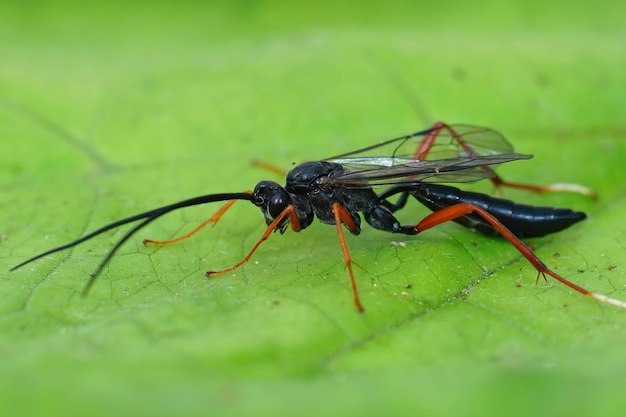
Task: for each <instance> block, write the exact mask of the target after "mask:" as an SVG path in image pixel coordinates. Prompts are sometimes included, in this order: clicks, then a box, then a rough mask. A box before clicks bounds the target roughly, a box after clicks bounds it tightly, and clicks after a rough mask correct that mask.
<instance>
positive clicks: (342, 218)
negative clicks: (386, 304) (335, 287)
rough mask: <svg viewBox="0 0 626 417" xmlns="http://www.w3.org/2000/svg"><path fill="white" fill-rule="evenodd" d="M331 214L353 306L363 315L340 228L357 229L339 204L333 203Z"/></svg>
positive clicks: (350, 261) (350, 262) (347, 251)
mask: <svg viewBox="0 0 626 417" xmlns="http://www.w3.org/2000/svg"><path fill="white" fill-rule="evenodd" d="M332 208H333V214H334V216H335V225H336V226H337V233H338V235H339V244H340V245H341V252H342V253H343V259H344V261H345V262H346V267H348V271H349V272H350V282H351V283H352V292H353V293H354V304H355V305H356V308H357V310H359V313H363V312H364V311H365V309H364V308H363V306H362V305H361V301H360V300H359V291H358V289H357V286H356V281H355V279H354V272H353V271H352V263H353V262H352V258H351V257H350V251H349V250H348V245H347V244H346V239H345V237H344V235H343V228H342V227H341V223H343V224H345V225H346V227H347V228H348V230H350V231H353V232H355V231H358V230H359V227H358V226H357V225H356V224H355V223H354V221H353V220H352V217H351V216H350V214H349V213H348V212H347V210H346V209H345V208H343V207H342V206H341V204H339V203H333V204H332Z"/></svg>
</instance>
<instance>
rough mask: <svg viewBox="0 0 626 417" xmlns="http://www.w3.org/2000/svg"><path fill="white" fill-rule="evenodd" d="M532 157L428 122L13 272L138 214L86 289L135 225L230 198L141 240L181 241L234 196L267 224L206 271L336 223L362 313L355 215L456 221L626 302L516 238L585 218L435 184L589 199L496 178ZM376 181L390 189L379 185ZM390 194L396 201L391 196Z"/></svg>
mask: <svg viewBox="0 0 626 417" xmlns="http://www.w3.org/2000/svg"><path fill="white" fill-rule="evenodd" d="M531 157H532V155H523V154H518V153H514V151H513V147H512V146H511V145H510V144H509V143H508V142H507V141H506V139H505V138H504V137H503V136H502V135H501V134H499V133H498V132H496V131H494V130H491V129H488V128H484V127H476V126H469V125H447V124H444V123H436V124H434V125H433V127H431V128H430V129H426V130H423V131H420V132H416V133H412V134H410V135H406V136H402V137H399V138H395V139H391V140H387V141H385V142H382V143H379V144H376V145H372V146H368V147H365V148H362V149H358V150H356V151H353V152H349V153H345V154H341V155H337V156H334V157H331V158H326V159H323V160H320V161H313V162H304V163H301V164H299V165H296V166H295V167H294V168H293V169H292V170H291V171H289V173H287V177H286V184H285V186H281V185H279V184H278V183H276V182H274V181H261V182H259V183H258V184H257V185H256V187H255V188H254V190H253V191H246V192H240V193H222V194H209V195H205V196H201V197H196V198H191V199H189V200H184V201H180V202H178V203H174V204H171V205H168V206H164V207H160V208H157V209H154V210H150V211H147V212H145V213H141V214H138V215H135V216H132V217H128V218H126V219H122V220H119V221H116V222H113V223H111V224H108V225H106V226H104V227H102V228H100V229H98V230H96V231H94V232H92V233H89V234H87V235H86V236H83V237H81V238H79V239H77V240H75V241H73V242H70V243H68V244H65V245H62V246H59V247H57V248H54V249H51V250H49V251H46V252H43V253H41V254H39V255H37V256H34V257H32V258H30V259H28V260H26V261H24V262H22V263H20V264H19V265H17V266H15V267H13V268H12V269H11V270H15V269H18V268H20V267H21V266H24V265H26V264H28V263H30V262H33V261H35V260H37V259H39V258H42V257H44V256H47V255H50V254H52V253H55V252H59V251H61V250H64V249H67V248H71V247H73V246H76V245H78V244H80V243H82V242H85V241H86V240H89V239H91V238H93V237H94V236H97V235H99V234H101V233H104V232H106V231H108V230H111V229H113V228H117V227H119V226H122V225H125V224H128V223H133V222H137V221H140V222H139V223H138V224H137V225H135V226H134V227H133V228H131V229H130V230H129V231H128V232H127V233H126V234H125V235H124V236H123V237H122V238H121V239H120V240H119V241H118V242H117V243H116V244H115V245H114V246H113V248H112V249H111V250H110V251H109V252H108V254H107V255H106V257H105V258H104V259H103V260H102V262H101V263H100V265H99V266H98V268H97V269H96V271H95V272H94V273H93V274H92V275H91V278H90V279H89V281H88V282H87V284H86V286H85V289H84V291H83V292H84V294H87V293H88V291H89V289H90V288H91V286H92V285H93V284H94V282H95V281H96V279H97V277H98V275H99V274H100V272H101V271H102V269H103V268H104V266H105V265H106V264H107V263H108V262H109V261H110V260H111V258H112V257H113V256H114V255H115V253H116V252H117V250H118V249H119V248H120V247H121V246H122V245H123V244H124V243H125V242H126V241H127V240H128V239H130V237H131V236H133V235H134V234H135V233H136V232H137V231H139V230H140V229H142V228H143V227H145V226H146V225H147V224H149V223H151V222H153V221H154V220H156V219H158V218H160V217H161V216H163V215H165V214H167V213H169V212H172V211H174V210H178V209H181V208H184V207H190V206H195V205H200V204H207V203H213V202H218V201H226V203H225V204H224V205H223V206H222V207H221V208H220V209H219V210H218V211H217V212H216V213H215V214H214V215H213V216H211V217H210V218H209V219H207V220H206V221H204V222H203V223H202V224H200V225H199V226H198V227H196V228H195V229H194V230H192V231H191V232H189V233H187V234H186V235H183V236H181V237H179V238H176V239H172V240H167V241H154V240H144V244H157V245H163V244H169V243H174V242H178V241H180V240H183V239H186V238H188V237H190V236H192V235H194V234H195V233H196V232H198V231H199V230H200V229H202V228H203V227H205V226H206V225H207V224H209V223H213V224H215V223H217V221H218V220H219V219H220V218H221V217H222V215H223V214H224V213H225V212H226V211H227V210H228V209H229V208H230V207H231V206H232V205H233V204H234V203H235V201H237V200H247V201H250V202H251V203H252V204H254V205H255V206H257V207H259V208H260V209H261V212H262V213H263V216H264V217H265V222H266V224H267V229H266V230H265V232H264V233H263V235H262V236H261V238H260V239H259V240H258V241H257V242H256V244H255V245H254V246H253V247H252V249H251V250H250V251H249V252H248V254H247V255H246V256H245V257H244V258H243V259H242V260H241V261H240V262H238V263H236V264H235V265H233V266H232V267H230V268H227V269H223V270H220V271H209V272H207V273H206V275H207V276H211V275H214V274H221V273H225V272H228V271H232V270H234V269H237V268H238V267H240V266H241V265H243V264H244V263H246V262H247V261H248V260H249V259H250V257H251V256H252V254H253V253H254V252H255V251H256V250H257V248H258V247H259V246H260V245H261V243H263V242H264V241H265V240H267V238H268V237H269V236H270V235H271V234H272V233H273V232H277V231H278V232H280V233H281V234H282V233H284V232H285V231H286V230H287V228H289V227H291V229H292V230H293V231H294V232H299V231H301V230H303V229H305V228H306V227H308V226H309V225H310V224H311V223H312V222H313V220H314V219H315V218H317V219H318V220H319V221H321V222H322V223H326V224H331V225H335V227H336V229H337V233H338V236H339V243H340V246H341V250H342V253H343V258H344V261H345V264H346V267H347V269H348V272H349V275H350V280H351V285H352V291H353V294H354V303H355V306H356V308H357V309H358V310H359V311H360V312H362V311H364V309H363V306H362V305H361V301H360V299H359V294H358V290H357V285H356V281H355V279H354V273H353V270H352V264H353V262H352V260H351V258H350V252H349V251H348V246H347V244H346V240H345V238H344V234H343V227H345V228H346V229H348V231H350V232H351V233H352V234H355V235H358V234H359V233H360V232H361V215H362V216H363V218H364V219H365V221H366V222H367V223H368V224H369V225H370V226H372V227H373V228H375V229H379V230H382V231H387V232H391V233H399V234H404V235H415V234H418V233H421V232H423V231H425V230H428V229H430V228H432V227H434V226H437V225H439V224H442V223H445V222H448V221H455V222H457V223H459V224H461V225H463V226H466V227H469V228H473V229H476V230H478V231H480V232H483V233H486V234H489V235H498V234H499V235H501V236H503V237H504V238H505V239H507V240H508V241H509V242H510V243H511V244H512V245H513V246H515V248H516V249H517V250H518V251H519V252H520V253H521V254H522V255H523V256H524V257H525V258H526V259H527V260H528V261H529V262H530V263H531V264H532V266H533V267H534V268H535V269H536V270H537V280H538V279H539V276H543V277H544V279H545V276H546V275H549V276H551V277H553V278H554V279H556V280H557V281H559V282H561V283H563V284H565V285H567V286H568V287H570V288H572V289H573V290H575V291H577V292H579V293H581V294H583V295H586V296H589V297H592V298H595V299H596V300H599V301H602V302H605V303H609V304H613V305H616V306H619V307H622V308H626V303H625V302H623V301H620V300H616V299H613V298H609V297H607V296H605V295H602V294H597V293H594V292H591V291H588V290H586V289H585V288H582V287H580V286H578V285H576V284H574V283H573V282H571V281H569V280H567V279H565V278H563V277H562V276H560V275H559V274H557V273H556V272H554V271H552V270H550V269H549V268H548V267H547V266H546V265H545V264H544V263H543V262H542V261H541V260H540V259H539V258H538V257H537V256H536V255H535V254H534V253H533V252H532V250H531V249H530V248H529V247H528V246H526V245H525V244H524V243H523V242H522V241H521V238H531V237H541V236H544V235H546V234H549V233H555V232H558V231H561V230H563V229H565V228H567V227H569V226H571V225H572V224H574V223H577V222H579V221H581V220H583V219H585V218H586V215H585V214H584V213H582V212H575V211H573V210H570V209H562V208H552V207H535V206H530V205H524V204H517V203H514V202H512V201H509V200H505V199H501V198H494V197H491V196H488V195H486V194H481V193H475V192H468V191H462V190H459V189H457V188H454V187H451V186H449V185H443V184H441V183H463V182H472V181H478V180H481V179H489V180H490V181H491V182H492V183H493V184H494V185H495V186H496V187H513V188H520V189H525V190H530V191H535V192H552V191H572V192H577V193H581V194H584V195H588V196H590V197H592V198H595V194H594V193H593V191H591V190H589V189H588V188H586V187H583V186H580V185H576V184H552V185H546V186H538V185H532V184H522V183H512V182H507V181H504V180H503V179H502V178H501V177H499V176H498V175H497V174H496V173H495V171H494V167H495V166H496V165H498V164H502V163H506V162H511V161H517V160H523V159H529V158H531ZM376 187H386V188H384V189H383V190H382V191H381V192H376V191H375V188H376ZM394 196H396V200H395V202H392V201H391V200H390V198H391V197H394ZM409 197H414V198H415V199H416V200H418V201H419V202H420V203H422V204H424V205H425V206H426V207H428V208H429V209H431V210H432V211H433V213H431V214H430V215H428V216H426V217H425V218H424V219H423V220H422V221H421V222H419V223H418V224H416V225H402V224H400V222H399V221H398V220H397V219H396V218H395V217H394V213H395V212H396V211H398V210H400V209H402V208H403V207H404V206H405V205H406V203H407V201H408V199H409Z"/></svg>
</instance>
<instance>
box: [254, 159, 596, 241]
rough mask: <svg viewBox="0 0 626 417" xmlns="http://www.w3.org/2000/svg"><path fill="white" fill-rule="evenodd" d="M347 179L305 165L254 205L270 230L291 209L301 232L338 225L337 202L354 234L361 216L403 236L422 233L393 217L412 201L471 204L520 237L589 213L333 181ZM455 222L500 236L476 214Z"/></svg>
mask: <svg viewBox="0 0 626 417" xmlns="http://www.w3.org/2000/svg"><path fill="white" fill-rule="evenodd" d="M343 174H344V168H343V166H342V165H341V164H339V163H334V162H327V161H316V162H305V163H303V164H300V165H298V166H296V167H295V168H293V169H292V170H291V171H290V172H289V173H288V174H287V180H286V185H285V186H284V187H282V186H280V185H279V184H278V183H276V182H273V181H262V182H260V183H259V184H258V185H257V186H256V188H255V189H254V193H253V203H254V204H255V205H256V206H258V207H260V208H261V210H262V211H263V214H264V216H265V221H266V223H267V224H268V225H269V224H270V223H271V222H272V221H274V220H275V219H276V217H277V216H278V215H279V214H280V213H281V212H282V211H283V210H285V209H286V208H287V206H288V205H293V206H294V208H295V210H296V213H297V215H298V219H299V221H300V229H304V228H306V227H307V226H308V225H310V224H311V222H312V221H313V219H314V218H315V217H317V218H318V219H319V220H320V221H321V222H322V223H326V224H334V223H335V218H334V216H333V211H332V207H331V205H332V204H333V203H339V204H340V205H341V206H342V207H343V208H345V210H346V211H347V212H348V213H349V214H350V216H351V218H352V220H353V221H354V223H355V225H356V226H357V227H356V228H354V229H350V231H351V232H352V233H353V234H359V232H360V225H361V218H360V216H359V213H361V214H362V215H363V217H364V219H365V221H366V222H367V223H368V224H369V225H370V226H372V227H373V228H375V229H379V230H383V231H386V232H391V233H401V234H405V235H414V234H416V233H418V232H416V230H415V228H414V226H403V225H401V224H400V222H399V221H398V220H397V219H396V218H395V217H394V215H393V213H394V212H395V211H397V210H400V209H402V208H403V207H404V206H405V204H406V202H407V199H408V197H409V196H413V197H414V198H415V199H417V200H418V201H419V202H420V203H422V204H424V205H425V206H426V207H428V208H429V209H431V210H433V211H438V210H441V209H443V208H445V207H449V206H452V205H455V204H459V203H471V204H473V205H476V206H478V207H480V208H482V209H484V210H485V211H487V212H488V213H490V214H492V215H493V216H494V217H495V218H496V219H498V220H499V221H500V222H501V223H502V224H504V225H505V226H506V227H507V228H508V229H509V230H510V231H511V232H512V233H513V234H514V235H516V236H518V237H540V236H545V235H546V234H549V233H555V232H558V231H560V230H563V229H565V228H567V227H569V226H571V225H572V224H574V223H576V222H579V221H581V220H583V219H585V218H586V215H585V213H582V212H575V211H573V210H570V209H560V208H553V207H536V206H530V205H525V204H517V203H514V202H512V201H510V200H506V199H501V198H494V197H491V196H488V195H486V194H481V193H475V192H468V191H462V190H459V189H458V188H454V187H450V186H446V185H440V184H431V183H426V182H420V181H415V182H403V183H402V184H398V185H392V186H390V187H388V188H387V189H386V190H384V191H382V192H381V193H379V194H377V193H376V192H374V190H373V189H372V187H370V186H367V185H365V186H358V187H350V186H342V185H340V184H338V183H337V182H335V181H334V178H335V177H338V176H341V175H343ZM394 195H399V197H398V199H397V200H396V202H391V201H389V198H390V197H392V196H394ZM454 221H456V222H457V223H459V224H462V225H463V226H466V227H470V228H473V229H476V230H478V231H480V232H483V233H485V234H488V235H497V234H498V232H497V231H496V229H495V228H494V227H493V226H492V225H491V224H490V223H489V222H488V221H486V220H485V219H484V218H483V217H481V216H479V215H477V214H468V215H465V216H462V217H459V218H458V219H455V220H454ZM288 224H289V219H288V218H285V220H284V221H283V223H282V224H280V225H279V227H278V228H277V229H276V230H280V231H281V232H284V230H285V229H286V227H287V226H288Z"/></svg>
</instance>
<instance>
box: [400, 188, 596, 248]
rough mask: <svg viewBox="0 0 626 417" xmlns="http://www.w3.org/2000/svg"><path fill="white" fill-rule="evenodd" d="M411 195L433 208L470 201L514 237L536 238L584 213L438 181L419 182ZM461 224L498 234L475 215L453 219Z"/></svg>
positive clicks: (569, 224) (564, 227) (572, 221)
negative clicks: (525, 202) (512, 199)
mask: <svg viewBox="0 0 626 417" xmlns="http://www.w3.org/2000/svg"><path fill="white" fill-rule="evenodd" d="M411 195H413V197H415V198H416V199H417V200H418V201H420V202H421V203H422V204H424V205H425V206H426V207H428V208H430V209H431V210H433V211H437V210H441V209H442V208H445V207H449V206H452V205H454V204H458V203H471V204H474V205H476V206H478V207H480V208H482V209H483V210H485V211H487V212H489V213H490V214H492V215H493V216H494V217H495V218H497V219H498V220H499V221H500V222H501V223H502V224H504V225H505V226H506V227H507V228H508V229H509V230H510V231H511V232H513V234H515V235H516V236H517V237H521V238H524V237H540V236H545V235H547V234H549V233H555V232H558V231H561V230H563V229H566V228H568V227H569V226H571V225H573V224H574V223H577V222H579V221H581V220H584V219H585V218H586V217H587V215H586V214H585V213H583V212H580V211H573V210H570V209H563V208H554V207H536V206H530V205H527V204H517V203H514V202H513V201H511V200H505V199H502V198H495V197H491V196H488V195H486V194H481V193H475V192H471V191H462V190H459V189H458V188H454V187H449V186H446V185H438V184H425V183H424V184H420V186H419V189H417V190H414V191H412V192H411ZM455 221H456V222H457V223H459V224H462V225H463V226H466V227H470V228H473V229H476V230H478V231H480V232H482V233H485V234H488V235H497V234H499V233H498V232H497V231H496V229H494V228H493V226H491V224H489V223H488V222H487V221H486V220H485V219H483V218H482V217H481V216H479V215H474V214H469V215H466V216H463V217H460V218H458V219H456V220H455Z"/></svg>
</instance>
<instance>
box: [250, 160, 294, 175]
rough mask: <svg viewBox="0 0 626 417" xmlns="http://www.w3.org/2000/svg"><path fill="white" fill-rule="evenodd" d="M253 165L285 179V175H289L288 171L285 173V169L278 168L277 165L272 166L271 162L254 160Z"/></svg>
mask: <svg viewBox="0 0 626 417" xmlns="http://www.w3.org/2000/svg"><path fill="white" fill-rule="evenodd" d="M252 165H254V166H256V167H259V168H262V169H264V170H266V171H270V172H273V173H275V174H278V175H280V176H281V177H284V176H285V175H287V171H285V170H284V169H282V168H280V167H278V166H276V165H274V164H272V163H270V162H267V161H263V160H260V159H253V160H252Z"/></svg>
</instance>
